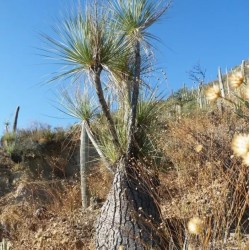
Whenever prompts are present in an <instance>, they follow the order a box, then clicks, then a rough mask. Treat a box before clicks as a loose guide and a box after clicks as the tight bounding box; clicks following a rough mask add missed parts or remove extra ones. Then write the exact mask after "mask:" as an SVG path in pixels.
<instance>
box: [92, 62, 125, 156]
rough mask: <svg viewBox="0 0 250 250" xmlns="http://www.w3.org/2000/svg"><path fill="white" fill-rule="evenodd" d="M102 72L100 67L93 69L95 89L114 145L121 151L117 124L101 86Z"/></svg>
mask: <svg viewBox="0 0 250 250" xmlns="http://www.w3.org/2000/svg"><path fill="white" fill-rule="evenodd" d="M101 71H102V69H101V68H100V67H97V68H96V69H93V73H94V74H93V77H94V84H95V89H96V93H97V96H98V100H99V103H100V104H101V107H102V111H103V113H104V115H105V117H106V119H107V121H108V125H109V130H110V133H111V135H112V141H113V143H114V145H115V146H116V149H117V150H119V151H120V150H121V147H120V143H119V140H118V136H117V133H116V130H115V124H114V121H113V119H112V117H111V114H110V110H109V107H108V105H107V102H106V100H105V97H104V93H103V89H102V85H101V79H100V77H101Z"/></svg>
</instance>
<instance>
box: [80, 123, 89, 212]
mask: <svg viewBox="0 0 250 250" xmlns="http://www.w3.org/2000/svg"><path fill="white" fill-rule="evenodd" d="M87 139H88V138H87V133H86V128H85V121H82V124H81V140H80V143H81V144H80V176H81V197H82V208H83V209H86V208H87V207H88V193H87V192H88V191H87V178H86V175H87Z"/></svg>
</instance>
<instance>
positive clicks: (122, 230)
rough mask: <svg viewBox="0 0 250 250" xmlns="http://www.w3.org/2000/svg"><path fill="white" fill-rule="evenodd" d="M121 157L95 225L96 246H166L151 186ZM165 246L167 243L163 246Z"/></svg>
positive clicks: (99, 248)
mask: <svg viewBox="0 0 250 250" xmlns="http://www.w3.org/2000/svg"><path fill="white" fill-rule="evenodd" d="M134 170H135V168H134V166H130V165H129V164H128V163H127V162H126V161H125V160H124V159H122V160H121V161H120V163H119V166H118V168H117V172H116V174H115V176H114V180H113V187H112V189H111V191H110V193H109V195H108V198H107V200H106V202H105V203H104V205H103V207H102V210H101V213H100V216H99V218H98V220H97V225H96V249H97V250H106V249H107V250H116V249H119V247H120V246H123V247H124V249H129V250H133V249H136V250H144V249H151V248H150V247H154V249H165V247H164V245H165V244H164V241H163V239H162V237H161V236H160V235H161V234H160V231H159V230H158V227H159V225H160V223H161V219H160V212H159V208H158V207H157V203H156V201H155V198H154V197H153V196H152V195H151V192H150V190H149V189H150V187H149V185H148V184H146V183H145V182H144V181H143V179H142V178H141V177H140V174H139V173H138V172H136V171H134ZM165 246H166V245H165Z"/></svg>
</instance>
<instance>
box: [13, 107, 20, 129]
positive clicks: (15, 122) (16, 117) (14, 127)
mask: <svg viewBox="0 0 250 250" xmlns="http://www.w3.org/2000/svg"><path fill="white" fill-rule="evenodd" d="M19 110H20V106H18V107H17V109H16V114H15V119H14V123H13V133H16V128H17V120H18V114H19Z"/></svg>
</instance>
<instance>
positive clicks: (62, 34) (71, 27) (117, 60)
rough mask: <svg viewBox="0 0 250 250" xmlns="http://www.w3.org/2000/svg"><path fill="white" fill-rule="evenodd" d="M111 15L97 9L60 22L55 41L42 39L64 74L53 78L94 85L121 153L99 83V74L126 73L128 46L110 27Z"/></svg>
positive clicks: (113, 27)
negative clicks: (69, 78) (48, 46)
mask: <svg viewBox="0 0 250 250" xmlns="http://www.w3.org/2000/svg"><path fill="white" fill-rule="evenodd" d="M109 16H110V12H108V11H106V12H105V13H104V11H102V10H101V11H100V12H97V10H93V11H90V10H89V9H88V12H87V13H86V14H85V15H83V14H81V13H78V14H77V15H76V17H70V18H68V19H66V20H64V21H63V23H62V25H61V26H60V28H59V29H56V33H57V36H58V37H57V38H52V37H49V36H46V35H45V36H44V37H45V39H46V40H47V42H48V43H49V45H50V47H51V48H52V49H51V50H49V51H48V52H49V54H52V58H53V59H57V60H59V61H60V62H61V63H63V65H64V68H63V71H62V72H60V73H58V74H57V75H56V76H54V77H53V78H52V79H51V81H54V80H57V79H58V78H68V77H73V78H74V79H78V78H80V77H81V76H82V75H84V76H86V77H87V78H88V79H89V82H90V83H92V84H93V86H94V88H95V90H96V94H97V97H98V100H99V103H100V106H101V108H102V111H103V113H104V115H105V117H106V119H107V122H108V126H109V130H110V133H111V135H112V141H113V143H114V145H115V148H116V150H120V144H119V140H118V136H117V133H116V130H115V124H114V121H113V119H112V116H111V113H110V110H109V107H108V105H107V102H106V100H105V97H104V92H103V85H102V83H101V74H102V72H108V73H110V72H112V73H113V74H120V72H123V73H125V72H124V71H125V66H124V61H125V60H124V59H123V58H124V57H126V56H127V50H128V46H127V45H126V43H124V40H123V39H122V37H119V36H117V35H116V32H115V29H116V27H115V25H113V26H112V25H110V22H109Z"/></svg>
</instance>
